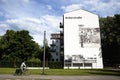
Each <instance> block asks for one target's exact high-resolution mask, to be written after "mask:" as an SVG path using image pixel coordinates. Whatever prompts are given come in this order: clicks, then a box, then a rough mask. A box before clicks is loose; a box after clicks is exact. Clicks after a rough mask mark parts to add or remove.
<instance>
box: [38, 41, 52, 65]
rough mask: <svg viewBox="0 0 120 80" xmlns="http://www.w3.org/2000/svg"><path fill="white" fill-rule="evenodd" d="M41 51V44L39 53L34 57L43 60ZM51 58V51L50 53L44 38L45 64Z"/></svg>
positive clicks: (42, 49)
mask: <svg viewBox="0 0 120 80" xmlns="http://www.w3.org/2000/svg"><path fill="white" fill-rule="evenodd" d="M43 53H44V47H43V46H42V47H41V48H40V53H38V54H37V55H36V58H39V59H40V60H41V61H43ZM50 59H51V53H50V47H49V46H48V41H47V39H45V61H46V65H47V64H48V61H50Z"/></svg>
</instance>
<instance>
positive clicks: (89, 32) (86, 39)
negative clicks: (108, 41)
mask: <svg viewBox="0 0 120 80" xmlns="http://www.w3.org/2000/svg"><path fill="white" fill-rule="evenodd" d="M78 36H79V44H80V47H82V48H85V47H99V44H100V29H99V28H80V27H79V33H78Z"/></svg>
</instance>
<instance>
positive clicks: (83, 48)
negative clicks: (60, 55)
mask: <svg viewBox="0 0 120 80" xmlns="http://www.w3.org/2000/svg"><path fill="white" fill-rule="evenodd" d="M63 18H64V19H63V20H64V21H63V24H64V26H63V31H64V68H81V69H82V68H83V69H86V68H89V69H90V68H103V60H102V53H101V38H100V28H99V17H98V16H97V15H96V14H93V13H90V12H88V11H85V10H76V11H72V12H69V13H65V14H64V17H63Z"/></svg>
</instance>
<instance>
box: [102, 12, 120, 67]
mask: <svg viewBox="0 0 120 80" xmlns="http://www.w3.org/2000/svg"><path fill="white" fill-rule="evenodd" d="M100 28H101V37H102V53H103V60H104V65H107V66H108V65H109V66H113V65H114V64H118V63H120V50H119V49H120V34H119V32H120V15H119V14H116V15H114V16H113V17H106V18H100Z"/></svg>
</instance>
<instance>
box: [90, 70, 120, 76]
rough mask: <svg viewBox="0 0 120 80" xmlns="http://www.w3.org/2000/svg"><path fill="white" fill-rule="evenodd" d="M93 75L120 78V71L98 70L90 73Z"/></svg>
mask: <svg viewBox="0 0 120 80" xmlns="http://www.w3.org/2000/svg"><path fill="white" fill-rule="evenodd" d="M88 73H90V74H92V75H112V76H120V70H117V69H111V70H109V69H96V70H93V71H90V72H88Z"/></svg>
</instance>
